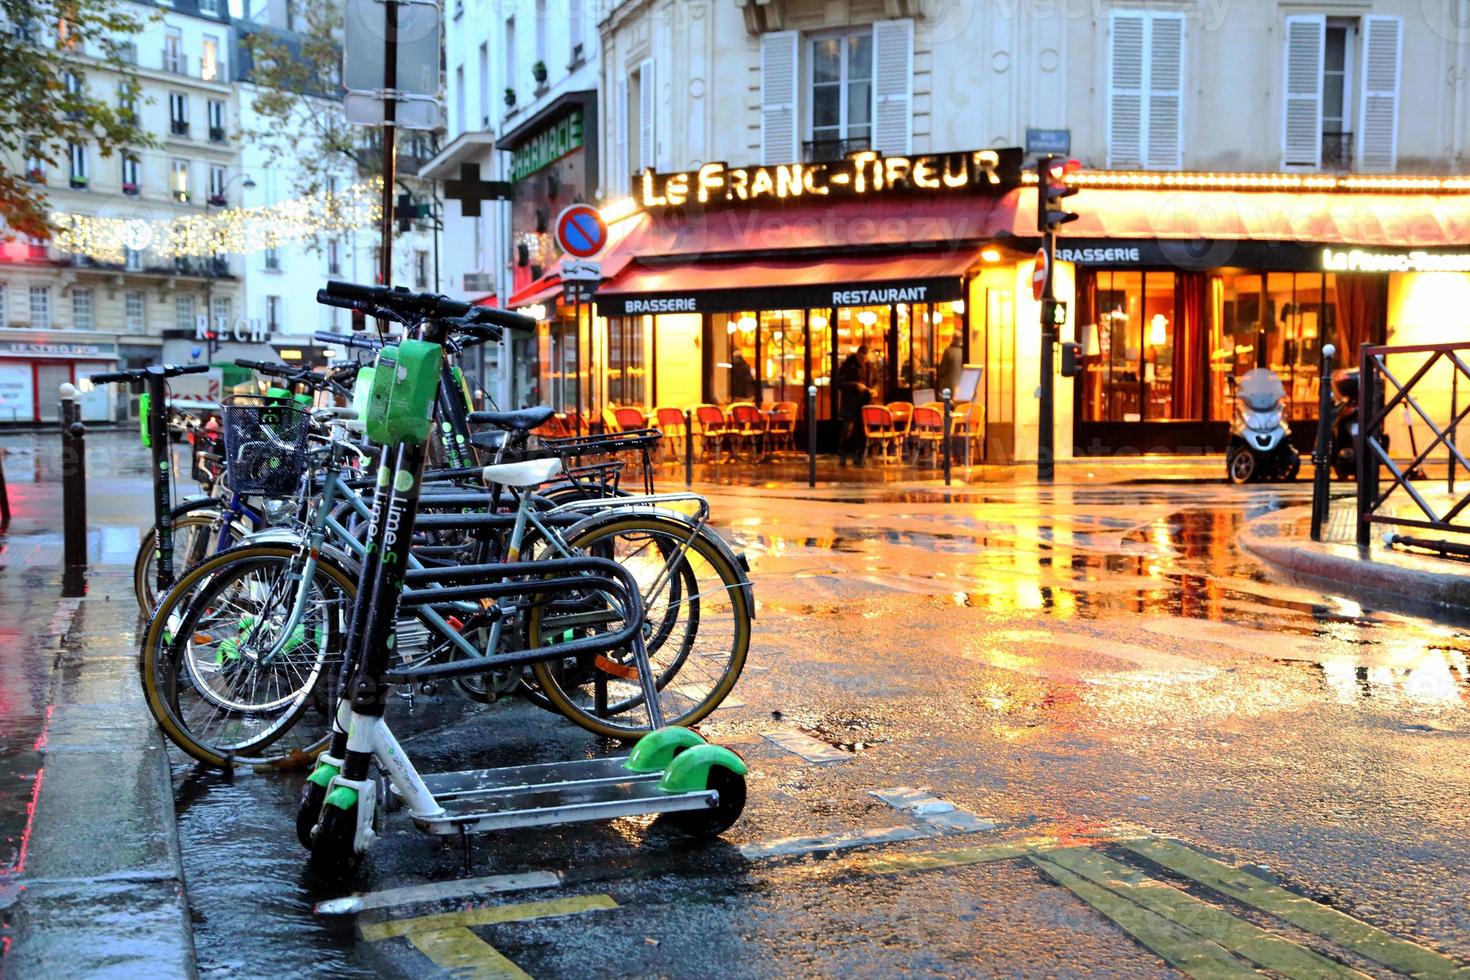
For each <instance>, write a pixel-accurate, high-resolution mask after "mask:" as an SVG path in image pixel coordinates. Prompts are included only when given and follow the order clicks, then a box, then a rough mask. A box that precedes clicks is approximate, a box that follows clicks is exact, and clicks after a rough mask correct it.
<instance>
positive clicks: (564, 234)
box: [556, 204, 607, 259]
mask: <svg viewBox="0 0 1470 980" xmlns="http://www.w3.org/2000/svg"><path fill="white" fill-rule="evenodd" d="M556 243H557V244H558V245H560V246H561V249H562V251H563V252H566V253H567V254H568V255H574V256H576V257H577V258H579V259H590V258H592V256H594V255H596V254H597V253H598V252H601V251H602V247H603V246H604V245H606V244H607V222H606V221H603V220H602V215H601V214H600V213H599V212H598V210H597V209H596V208H594V207H593V206H592V205H590V204H573V205H572V206H570V207H568V208H566V209H565V210H563V211H562V213H561V214H559V215H557V217H556Z"/></svg>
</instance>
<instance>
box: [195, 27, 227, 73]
mask: <svg viewBox="0 0 1470 980" xmlns="http://www.w3.org/2000/svg"><path fill="white" fill-rule="evenodd" d="M199 77H200V78H202V79H203V80H204V81H206V82H213V81H223V79H222V78H220V70H219V38H216V37H211V36H209V35H208V34H206V35H205V36H204V44H203V48H202V50H201V51H200V53H199Z"/></svg>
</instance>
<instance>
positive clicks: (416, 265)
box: [413, 251, 429, 289]
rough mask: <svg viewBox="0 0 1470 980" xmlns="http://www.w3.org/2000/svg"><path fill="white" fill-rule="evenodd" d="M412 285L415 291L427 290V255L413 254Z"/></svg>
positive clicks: (424, 253)
mask: <svg viewBox="0 0 1470 980" xmlns="http://www.w3.org/2000/svg"><path fill="white" fill-rule="evenodd" d="M413 285H414V288H415V289H428V288H429V253H428V252H424V251H417V252H414V253H413Z"/></svg>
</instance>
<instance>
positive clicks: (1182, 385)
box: [1173, 272, 1209, 419]
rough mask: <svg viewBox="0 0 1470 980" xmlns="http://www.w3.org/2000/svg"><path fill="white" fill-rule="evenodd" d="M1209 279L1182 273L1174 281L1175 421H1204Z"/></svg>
mask: <svg viewBox="0 0 1470 980" xmlns="http://www.w3.org/2000/svg"><path fill="white" fill-rule="evenodd" d="M1208 288H1209V277H1208V276H1206V275H1205V273H1203V272H1179V273H1176V274H1175V277H1174V304H1175V307H1174V308H1175V321H1176V324H1177V326H1176V328H1175V330H1174V405H1173V416H1174V418H1176V419H1201V418H1204V414H1203V412H1204V378H1203V376H1202V375H1203V372H1202V368H1203V366H1204V345H1205V339H1206V331H1205V304H1206V302H1207V300H1208V296H1207V295H1206V292H1205V291H1206V290H1207V289H1208Z"/></svg>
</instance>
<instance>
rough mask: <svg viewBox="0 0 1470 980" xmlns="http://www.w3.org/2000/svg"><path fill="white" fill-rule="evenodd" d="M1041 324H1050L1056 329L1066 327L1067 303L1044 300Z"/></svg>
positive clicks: (1058, 300)
mask: <svg viewBox="0 0 1470 980" xmlns="http://www.w3.org/2000/svg"><path fill="white" fill-rule="evenodd" d="M1041 322H1042V323H1049V324H1051V325H1052V326H1054V327H1061V326H1065V325H1066V323H1067V302H1066V300H1060V299H1044V300H1042V301H1041Z"/></svg>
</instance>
